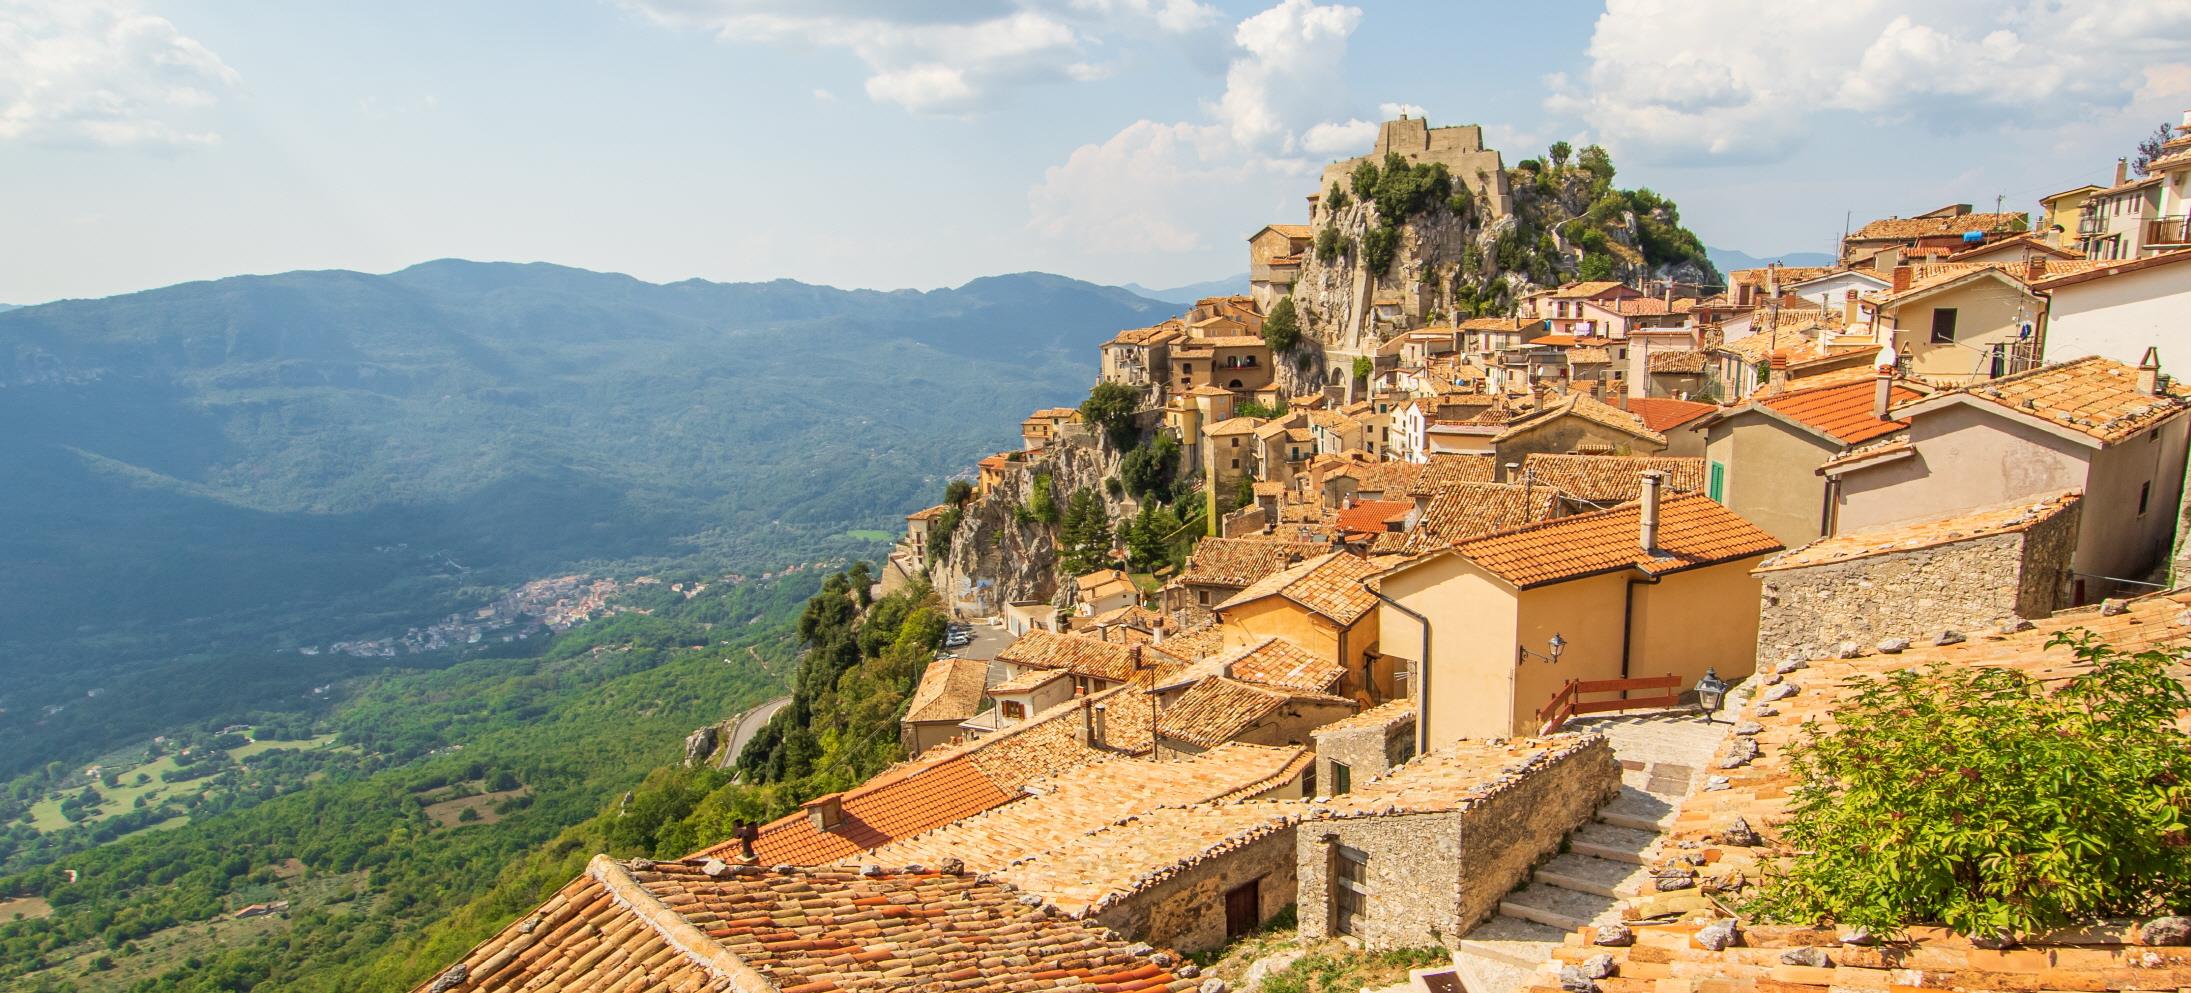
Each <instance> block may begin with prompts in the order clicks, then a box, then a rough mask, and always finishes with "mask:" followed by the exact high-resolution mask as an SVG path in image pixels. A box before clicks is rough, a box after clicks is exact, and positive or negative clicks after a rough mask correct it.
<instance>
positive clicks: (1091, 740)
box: [1080, 697, 1102, 748]
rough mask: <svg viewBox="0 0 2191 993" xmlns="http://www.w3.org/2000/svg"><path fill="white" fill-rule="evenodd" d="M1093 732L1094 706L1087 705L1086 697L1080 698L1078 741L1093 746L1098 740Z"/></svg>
mask: <svg viewBox="0 0 2191 993" xmlns="http://www.w3.org/2000/svg"><path fill="white" fill-rule="evenodd" d="M1100 740H1102V739H1099V738H1097V737H1096V733H1095V708H1093V707H1091V706H1089V705H1088V698H1087V697H1081V698H1080V743H1081V744H1083V745H1087V746H1089V747H1091V748H1092V747H1094V746H1095V743H1096V742H1097V741H1100Z"/></svg>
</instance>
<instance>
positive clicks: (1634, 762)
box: [1453, 683, 1749, 993]
mask: <svg viewBox="0 0 2191 993" xmlns="http://www.w3.org/2000/svg"><path fill="white" fill-rule="evenodd" d="M1748 689H1749V686H1748V684H1747V683H1745V684H1744V685H1742V686H1739V687H1737V688H1736V690H1735V692H1734V693H1732V694H1730V697H1731V698H1733V699H1732V700H1731V702H1730V704H1729V707H1728V709H1729V710H1734V709H1735V708H1737V707H1739V706H1740V701H1741V699H1742V698H1744V697H1746V696H1747V692H1748ZM1730 727H1731V725H1728V724H1725V723H1716V724H1708V723H1705V722H1704V721H1702V720H1699V719H1698V718H1696V717H1695V716H1694V712H1693V711H1662V712H1656V713H1644V714H1625V715H1621V716H1617V717H1601V718H1591V719H1587V720H1578V721H1572V722H1570V723H1569V724H1568V725H1567V728H1566V730H1590V731H1599V732H1602V733H1604V734H1605V736H1606V737H1607V738H1609V739H1611V742H1612V745H1613V755H1614V757H1615V758H1617V759H1619V760H1620V764H1621V790H1620V793H1619V794H1618V795H1617V796H1615V797H1614V798H1613V800H1612V801H1611V802H1609V803H1607V804H1606V805H1605V806H1604V807H1601V808H1599V809H1598V812H1597V814H1596V815H1595V817H1594V818H1593V819H1592V820H1591V821H1590V822H1589V823H1587V824H1584V825H1583V826H1581V827H1579V828H1577V829H1575V831H1574V832H1573V833H1571V834H1569V835H1568V836H1567V844H1566V846H1565V850H1564V851H1562V852H1560V853H1559V854H1558V855H1555V856H1553V857H1552V858H1551V859H1549V860H1547V861H1546V862H1545V863H1544V864H1543V865H1540V866H1538V867H1537V868H1536V870H1535V871H1534V872H1532V873H1531V874H1530V878H1529V881H1528V882H1527V883H1526V884H1525V885H1523V886H1522V887H1521V888H1519V889H1517V890H1515V891H1514V892H1512V893H1509V894H1507V896H1506V899H1504V900H1502V901H1500V902H1499V913H1498V916H1496V917H1493V918H1492V919H1491V920H1490V921H1488V922H1486V923H1484V924H1483V925H1482V926H1480V927H1478V928H1476V929H1475V930H1473V931H1470V932H1469V933H1468V937H1466V938H1464V939H1462V940H1461V941H1460V942H1459V943H1458V944H1457V946H1456V947H1455V948H1454V950H1453V967H1454V973H1455V975H1456V976H1457V977H1458V978H1459V979H1460V980H1461V984H1462V988H1464V989H1466V990H1467V991H1468V993H1503V991H1508V990H1519V989H1522V988H1524V987H1526V986H1528V985H1529V984H1530V982H1531V981H1532V980H1533V979H1535V978H1538V974H1539V973H1540V971H1541V970H1542V969H1544V968H1545V963H1546V962H1548V961H1550V959H1551V957H1552V949H1554V948H1556V947H1558V945H1559V944H1560V942H1561V941H1563V940H1564V939H1565V938H1566V937H1567V936H1568V935H1569V934H1572V933H1573V932H1574V931H1575V930H1576V929H1578V928H1584V927H1591V926H1595V925H1599V924H1610V923H1613V922H1615V921H1618V920H1619V919H1620V907H1621V903H1622V902H1623V901H1625V900H1627V899H1628V898H1631V897H1635V896H1640V895H1643V894H1644V893H1645V892H1646V891H1647V889H1648V888H1649V887H1651V886H1652V879H1651V876H1650V874H1649V873H1648V872H1646V871H1645V870H1644V863H1645V860H1646V859H1647V858H1648V857H1649V856H1650V855H1651V854H1653V853H1652V849H1653V848H1654V846H1656V845H1657V844H1658V841H1659V838H1660V837H1661V835H1662V834H1663V833H1664V831H1665V830H1666V828H1668V827H1669V826H1671V825H1672V824H1673V821H1674V814H1675V812H1676V811H1677V810H1678V809H1679V807H1680V806H1681V801H1682V799H1683V798H1684V797H1686V796H1687V795H1688V794H1689V792H1690V791H1691V789H1692V787H1694V788H1702V786H1703V785H1704V778H1705V777H1706V776H1708V775H1709V774H1710V773H1709V771H1708V768H1707V767H1708V766H1709V764H1710V761H1711V756H1712V753H1713V751H1714V750H1716V749H1717V748H1718V747H1719V743H1720V741H1721V740H1722V739H1724V738H1725V737H1726V735H1727V732H1728V730H1729V728H1730Z"/></svg>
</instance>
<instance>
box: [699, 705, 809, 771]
mask: <svg viewBox="0 0 2191 993" xmlns="http://www.w3.org/2000/svg"><path fill="white" fill-rule="evenodd" d="M790 705H791V698H790V697H788V696H780V697H777V698H776V699H774V700H770V701H769V702H767V703H764V704H762V705H760V706H758V707H755V708H753V709H752V710H748V711H746V712H745V713H743V714H739V715H738V722H737V723H736V724H735V725H733V726H732V727H731V729H730V747H729V748H726V749H724V750H723V759H722V761H721V762H720V763H718V764H717V766H716V768H719V769H728V768H730V767H731V766H732V765H733V764H734V763H736V762H737V761H738V753H739V752H742V751H745V750H746V742H749V741H752V740H753V735H754V734H755V733H756V732H758V731H760V730H761V725H763V724H766V723H768V719H769V718H771V717H774V716H776V712H777V711H779V710H782V709H784V708H785V707H788V706H790Z"/></svg>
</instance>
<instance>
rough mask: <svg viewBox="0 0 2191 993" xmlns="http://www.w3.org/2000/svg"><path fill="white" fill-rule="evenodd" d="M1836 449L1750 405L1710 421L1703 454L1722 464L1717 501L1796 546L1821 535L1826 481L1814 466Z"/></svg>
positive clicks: (1786, 542)
mask: <svg viewBox="0 0 2191 993" xmlns="http://www.w3.org/2000/svg"><path fill="white" fill-rule="evenodd" d="M1840 451H1841V448H1840V446H1839V445H1836V444H1834V443H1832V442H1829V441H1827V440H1825V439H1823V438H1820V437H1819V436H1817V435H1814V434H1811V433H1810V432H1808V431H1805V430H1803V429H1802V428H1798V427H1795V426H1794V425H1791V424H1787V423H1785V422H1783V421H1780V420H1777V419H1775V418H1773V417H1770V416H1767V415H1765V414H1761V413H1757V412H1755V411H1752V412H1749V413H1745V414H1740V415H1737V416H1734V417H1730V418H1728V419H1726V420H1724V421H1721V422H1719V423H1717V424H1714V425H1712V427H1711V428H1710V430H1709V433H1708V434H1707V436H1706V441H1705V447H1704V457H1705V458H1706V459H1709V460H1711V461H1713V462H1717V463H1719V464H1721V465H1724V466H1726V491H1725V492H1724V493H1723V494H1721V496H1720V502H1721V503H1723V504H1725V505H1726V506H1727V509H1729V510H1732V511H1734V512H1735V513H1737V514H1741V515H1742V516H1743V517H1745V518H1747V519H1748V520H1749V521H1750V523H1752V524H1755V525H1757V526H1758V527H1759V528H1762V529H1764V531H1765V532H1766V533H1767V534H1770V535H1772V536H1773V537H1774V538H1777V539H1779V540H1780V543H1781V544H1783V545H1786V546H1788V547H1790V548H1794V547H1795V546H1797V545H1801V544H1803V543H1805V542H1808V541H1810V540H1811V539H1813V538H1816V537H1818V536H1819V517H1820V515H1821V513H1822V512H1823V511H1824V509H1825V503H1826V482H1825V480H1824V479H1823V478H1822V477H1820V476H1819V475H1818V466H1819V463H1822V462H1824V461H1826V460H1827V459H1829V458H1831V457H1833V456H1834V455H1835V454H1837V453H1838V452H1840ZM1707 471H1708V470H1707Z"/></svg>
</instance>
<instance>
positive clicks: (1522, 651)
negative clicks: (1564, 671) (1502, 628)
mask: <svg viewBox="0 0 2191 993" xmlns="http://www.w3.org/2000/svg"><path fill="white" fill-rule="evenodd" d="M1544 647H1546V648H1548V649H1550V650H1551V652H1552V654H1550V655H1546V654H1544V653H1542V652H1532V651H1530V650H1529V646H1527V645H1515V646H1514V664H1515V665H1520V664H1522V663H1524V662H1527V661H1529V657H1530V656H1532V655H1534V656H1536V657H1538V658H1540V659H1543V660H1545V661H1546V662H1557V661H1559V660H1560V653H1561V652H1564V651H1566V650H1567V639H1565V638H1562V637H1560V634H1559V632H1557V631H1554V632H1552V640H1551V641H1548V642H1546V643H1545V646H1544Z"/></svg>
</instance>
